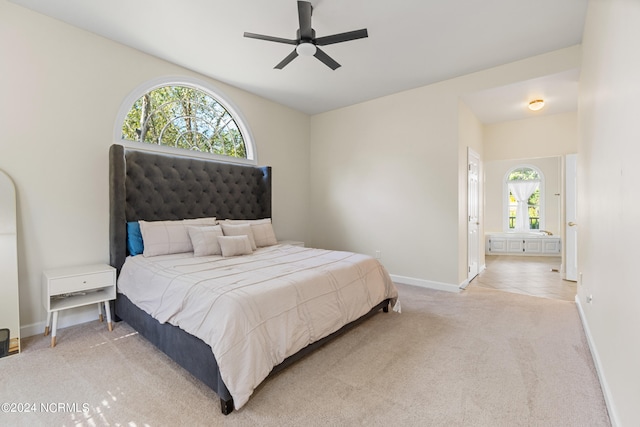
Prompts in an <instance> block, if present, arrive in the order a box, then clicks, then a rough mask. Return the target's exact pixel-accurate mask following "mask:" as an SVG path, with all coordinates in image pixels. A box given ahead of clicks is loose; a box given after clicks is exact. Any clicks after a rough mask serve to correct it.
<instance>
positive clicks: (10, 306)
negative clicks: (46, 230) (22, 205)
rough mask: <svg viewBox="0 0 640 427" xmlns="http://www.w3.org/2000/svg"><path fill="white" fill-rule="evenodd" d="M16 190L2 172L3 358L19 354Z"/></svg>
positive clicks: (0, 310)
mask: <svg viewBox="0 0 640 427" xmlns="http://www.w3.org/2000/svg"><path fill="white" fill-rule="evenodd" d="M16 225H17V223H16V190H15V186H14V185H13V181H12V180H11V178H9V176H8V175H7V174H6V173H4V172H3V171H1V170H0V357H5V356H9V355H11V354H17V353H19V352H20V312H19V306H18V250H17V233H16Z"/></svg>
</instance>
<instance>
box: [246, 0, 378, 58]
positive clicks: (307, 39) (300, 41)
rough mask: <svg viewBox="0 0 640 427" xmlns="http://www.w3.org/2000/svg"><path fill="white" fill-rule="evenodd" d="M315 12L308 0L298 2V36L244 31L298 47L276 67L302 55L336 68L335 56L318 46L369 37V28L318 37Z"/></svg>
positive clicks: (250, 34) (260, 38) (258, 37)
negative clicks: (312, 23)
mask: <svg viewBox="0 0 640 427" xmlns="http://www.w3.org/2000/svg"><path fill="white" fill-rule="evenodd" d="M312 12H313V6H311V3H310V2H308V1H299V2H298V21H299V22H300V28H299V29H298V31H297V32H296V35H297V38H296V39H295V40H292V39H283V38H280V37H272V36H265V35H262V34H254V33H246V32H245V33H244V36H245V37H248V38H252V39H259V40H266V41H270V42H276V43H286V44H292V45H296V48H295V49H294V50H293V52H291V53H290V54H289V55H288V56H287V57H286V58H284V59H283V60H282V61H280V63H279V64H278V65H276V66H275V67H274V68H277V69H278V70H281V69H283V68H284V67H285V66H286V65H287V64H288V63H290V62H291V61H293V60H294V59H295V58H296V57H297V56H298V55H302V56H315V57H316V58H318V59H319V60H320V61H322V62H323V63H324V64H325V65H326V66H327V67H329V68H331V69H332V70H335V69H336V68H338V67H340V64H338V63H337V62H336V61H335V60H334V59H333V58H331V57H330V56H329V55H327V54H326V53H325V52H324V51H322V50H321V49H320V48H319V47H318V46H327V45H330V44H335V43H342V42H346V41H349V40H356V39H362V38H365V37H368V36H369V35H368V34H367V29H366V28H365V29H362V30H355V31H348V32H346V33H340V34H334V35H332V36H325V37H318V38H316V32H315V30H314V29H313V28H311V14H312Z"/></svg>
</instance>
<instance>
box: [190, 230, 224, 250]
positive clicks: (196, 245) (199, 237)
mask: <svg viewBox="0 0 640 427" xmlns="http://www.w3.org/2000/svg"><path fill="white" fill-rule="evenodd" d="M187 231H188V232H189V238H190V239H191V244H192V245H193V256H207V255H221V254H222V251H221V249H220V243H218V237H219V236H223V234H222V227H220V226H219V225H210V226H209V225H205V226H201V227H194V226H188V227H187Z"/></svg>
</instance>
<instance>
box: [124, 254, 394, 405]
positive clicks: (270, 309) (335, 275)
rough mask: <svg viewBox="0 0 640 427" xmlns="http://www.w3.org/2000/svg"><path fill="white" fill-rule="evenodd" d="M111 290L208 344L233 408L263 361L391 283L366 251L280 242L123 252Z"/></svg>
mask: <svg viewBox="0 0 640 427" xmlns="http://www.w3.org/2000/svg"><path fill="white" fill-rule="evenodd" d="M118 291H119V292H121V293H123V294H125V295H126V296H127V297H128V298H129V299H130V300H131V301H132V302H133V303H135V304H136V305H137V306H138V307H140V308H141V309H143V310H144V311H146V312H147V313H149V314H150V315H152V316H153V317H154V318H156V319H157V320H158V321H160V322H161V323H165V322H169V323H171V324H173V325H176V326H178V327H180V328H182V329H184V330H185V331H187V332H189V333H190V334H192V335H195V336H197V337H198V338H200V339H202V340H203V341H204V342H206V343H207V344H209V345H210V346H211V348H212V349H213V354H214V355H215V358H216V361H217V362H218V366H219V369H220V374H221V376H222V379H223V380H224V383H225V385H226V386H227V388H228V389H229V392H230V393H231V396H232V397H233V401H234V404H235V407H236V409H237V408H240V407H242V406H243V405H244V404H245V403H246V402H247V400H248V399H249V397H250V396H251V394H252V393H253V390H254V389H255V388H256V387H257V386H258V385H259V384H260V383H261V382H262V381H263V380H264V379H265V378H266V377H267V375H268V374H269V372H271V370H272V368H273V367H274V366H276V365H277V364H279V363H280V362H282V361H283V360H284V359H285V358H286V357H288V356H290V355H292V354H294V353H296V352H297V351H298V350H300V349H302V348H304V347H306V346H307V345H308V344H310V343H312V342H315V341H317V340H318V339H321V338H323V337H325V336H327V335H329V334H331V333H332V332H334V331H336V330H338V329H340V327H342V326H343V325H345V324H346V323H349V322H351V321H352V320H355V319H357V318H358V317H360V316H362V315H364V314H365V313H367V312H368V311H369V310H370V309H371V308H373V307H374V306H375V305H376V304H378V303H379V302H381V301H382V300H384V299H386V298H391V299H392V304H393V305H394V310H396V311H397V310H398V309H399V305H396V302H397V296H398V293H397V290H396V288H395V286H394V284H393V283H392V281H391V279H390V277H389V274H388V273H387V271H386V270H385V268H384V267H383V266H382V265H381V264H380V263H379V262H378V261H377V260H375V259H373V258H371V257H368V256H365V255H360V254H354V253H351V252H338V251H327V250H321V249H310V248H303V247H298V246H290V245H276V246H272V247H268V248H262V249H258V250H257V251H255V252H254V254H253V255H245V256H239V257H233V258H223V257H220V256H210V257H201V258H195V257H193V254H179V255H165V256H157V257H152V258H144V257H143V256H142V255H138V256H135V257H128V258H127V260H126V262H125V264H124V266H123V268H122V272H121V274H120V277H119V278H118Z"/></svg>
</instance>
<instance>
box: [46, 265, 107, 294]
mask: <svg viewBox="0 0 640 427" xmlns="http://www.w3.org/2000/svg"><path fill="white" fill-rule="evenodd" d="M109 285H113V272H111V271H104V272H99V273H91V274H81V275H78V276H70V277H60V278H57V279H50V280H49V295H60V294H67V293H71V292H78V291H86V290H89V289H95V288H102V287H104V286H109Z"/></svg>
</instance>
